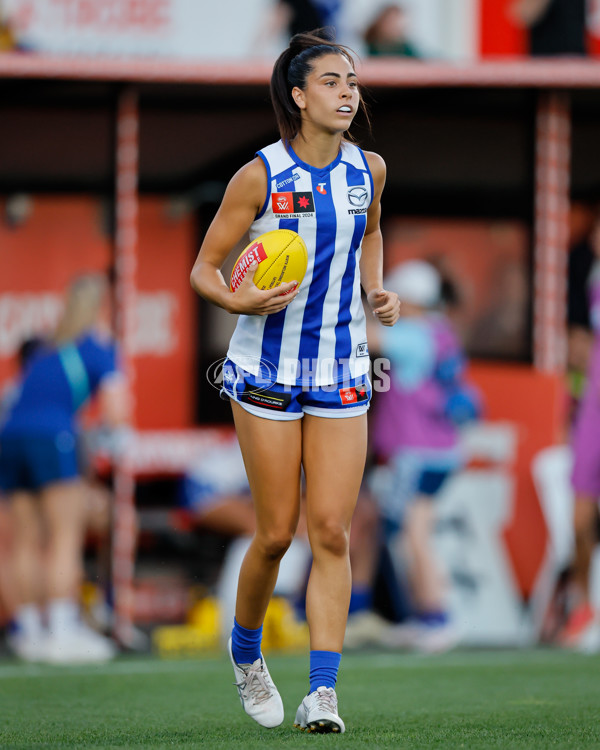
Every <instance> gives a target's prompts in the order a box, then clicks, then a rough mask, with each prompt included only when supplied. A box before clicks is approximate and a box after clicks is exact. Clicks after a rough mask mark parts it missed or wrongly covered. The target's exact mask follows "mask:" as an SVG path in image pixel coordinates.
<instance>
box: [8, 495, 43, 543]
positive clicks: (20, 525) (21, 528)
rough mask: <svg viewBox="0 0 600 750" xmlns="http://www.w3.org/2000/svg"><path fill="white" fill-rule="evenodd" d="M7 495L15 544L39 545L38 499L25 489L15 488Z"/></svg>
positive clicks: (40, 534) (40, 536)
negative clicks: (15, 489)
mask: <svg viewBox="0 0 600 750" xmlns="http://www.w3.org/2000/svg"><path fill="white" fill-rule="evenodd" d="M8 497H9V507H10V521H11V528H12V532H13V534H14V541H15V545H16V546H21V545H26V546H31V545H33V546H37V545H41V543H42V526H41V518H40V512H39V511H40V508H39V499H38V498H37V497H36V495H35V494H34V493H33V492H28V491H26V490H17V491H15V492H13V493H11V494H10V495H9V496H8Z"/></svg>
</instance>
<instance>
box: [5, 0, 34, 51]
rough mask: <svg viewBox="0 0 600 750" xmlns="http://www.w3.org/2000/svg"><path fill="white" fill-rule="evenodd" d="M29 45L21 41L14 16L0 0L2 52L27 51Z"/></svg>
mask: <svg viewBox="0 0 600 750" xmlns="http://www.w3.org/2000/svg"><path fill="white" fill-rule="evenodd" d="M28 50H29V47H28V46H26V45H25V44H23V43H22V42H21V40H20V39H19V33H18V31H17V28H16V26H15V24H14V23H13V20H12V18H11V17H10V15H9V14H8V13H7V12H6V10H5V8H4V4H3V3H2V0H0V52H13V51H19V52H27V51H28Z"/></svg>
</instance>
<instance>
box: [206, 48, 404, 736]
mask: <svg viewBox="0 0 600 750" xmlns="http://www.w3.org/2000/svg"><path fill="white" fill-rule="evenodd" d="M271 94H272V102H273V106H274V110H275V114H276V118H277V124H278V126H279V131H280V136H281V140H279V141H278V142H276V143H273V144H271V145H269V146H267V147H266V148H264V149H262V150H260V151H259V152H258V154H257V156H256V158H255V159H254V160H253V161H251V162H249V163H248V164H246V165H245V166H244V167H242V168H241V169H240V170H239V171H238V172H237V174H236V175H235V176H234V177H233V178H232V180H231V182H230V183H229V185H228V188H227V190H226V192H225V196H224V198H223V202H222V204H221V206H220V208H219V211H218V212H217V215H216V217H215V219H214V220H213V223H212V224H211V226H210V228H209V230H208V232H207V234H206V237H205V239H204V242H203V244H202V247H201V248H200V252H199V254H198V258H197V260H196V263H195V265H194V268H193V270H192V275H191V281H192V285H193V287H194V289H195V290H196V291H197V292H198V293H199V294H201V295H202V296H203V297H205V298H206V299H208V300H209V301H210V302H212V303H213V304H216V305H219V306H220V307H223V308H224V309H226V310H229V311H230V312H232V313H241V314H240V316H239V319H238V323H237V328H236V330H235V332H234V334H233V337H232V339H231V342H230V347H229V351H228V358H229V359H228V360H227V361H226V363H225V375H224V381H223V382H224V385H223V393H224V395H226V396H228V397H229V399H230V402H231V406H232V411H233V415H234V421H235V426H236V431H237V434H238V439H239V441H240V445H241V448H242V454H243V456H244V462H245V465H246V470H247V472H248V479H249V482H250V486H251V489H252V497H253V500H254V506H255V512H256V522H257V531H256V534H255V535H254V537H253V540H252V543H251V545H250V548H249V550H248V552H247V554H246V556H245V558H244V562H243V564H242V569H241V572H240V577H239V583H238V594H237V605H236V614H235V620H234V627H233V631H232V638H231V641H230V657H231V661H232V665H233V670H234V674H235V676H236V685H237V687H238V691H239V695H240V699H241V702H242V705H243V707H244V710H245V711H246V712H247V713H248V714H249V715H250V716H251V717H252V718H254V719H255V720H256V721H257V722H258V723H260V724H261V725H262V726H266V727H275V726H278V725H279V724H281V723H282V721H283V719H284V710H283V703H282V701H281V697H280V695H279V692H278V690H277V688H276V686H275V684H274V682H273V681H272V679H271V677H270V674H269V672H268V670H267V667H266V664H265V661H264V658H263V656H262V654H261V639H262V625H263V622H264V617H265V613H266V610H267V607H268V604H269V600H270V598H271V595H272V592H273V588H274V585H275V582H276V580H277V572H278V569H279V565H280V561H281V559H282V557H283V556H284V554H285V553H286V550H287V549H288V547H289V546H290V544H291V541H292V539H293V537H294V534H295V531H296V528H297V524H298V519H299V516H300V502H301V493H300V478H301V471H302V469H303V470H304V478H305V492H306V518H307V527H308V536H309V540H310V546H311V552H312V557H313V563H312V567H311V572H310V575H309V580H308V586H307V596H306V612H307V621H308V625H309V630H310V649H311V650H310V671H309V681H310V688H309V693H308V695H307V696H306V697H305V698H304V699H303V700H302V702H301V704H300V706H299V708H298V710H297V713H296V719H295V722H294V724H295V726H297V727H299V728H300V729H304V730H308V731H316V732H339V733H342V732H344V731H345V726H344V722H343V720H342V719H341V718H340V716H339V714H338V707H337V695H336V692H335V686H336V682H337V677H338V671H339V666H340V661H341V656H342V654H341V652H342V645H343V640H344V630H345V627H346V620H347V616H348V604H349V600H350V589H351V570H350V559H349V544H348V539H349V535H350V526H351V520H352V515H353V512H354V508H355V505H356V501H357V497H358V493H359V490H360V485H361V481H362V476H363V472H364V467H365V460H366V452H367V409H368V404H369V399H370V390H371V389H370V385H369V381H368V377H367V373H368V369H369V357H368V352H367V347H366V325H365V316H364V313H363V307H362V303H361V286H362V288H363V289H364V292H365V295H366V298H367V301H368V305H369V307H370V310H371V313H372V315H373V316H375V318H376V319H377V320H379V322H380V323H382V324H383V325H386V326H391V325H393V324H394V323H395V322H396V320H397V318H398V309H399V303H398V298H397V296H396V294H395V293H393V292H388V291H386V290H385V289H383V287H382V262H383V247H382V239H381V231H380V226H379V218H380V212H381V208H380V200H381V193H382V191H383V186H384V182H385V164H384V162H383V160H382V159H381V157H380V156H379V155H377V154H375V153H372V152H363V151H362V150H361V149H360V148H359V147H358V146H356V145H354V144H353V143H351V142H350V140H349V139H348V137H347V135H346V133H347V131H348V129H349V128H350V126H351V124H352V121H353V119H354V117H355V116H356V114H357V112H358V110H359V109H360V108H361V107H362V106H364V105H363V103H362V99H361V94H360V89H359V84H358V78H357V75H356V71H355V62H354V59H353V57H352V55H351V54H350V52H349V51H348V50H347V49H346V48H342V47H340V46H339V45H337V44H335V43H332V42H330V41H328V40H326V39H323V38H322V37H320V36H318V35H317V34H305V35H297V36H295V37H294V38H293V39H292V40H291V42H290V45H289V46H288V48H287V49H285V50H284V51H283V52H282V53H281V55H280V56H279V58H278V59H277V61H276V62H275V66H274V68H273V75H272V78H271ZM290 183H292V184H293V190H294V191H295V192H296V195H297V196H298V197H297V200H301V201H302V203H300V204H299V205H300V207H303V208H305V209H308V207H309V206H311V207H312V208H311V209H310V210H306V211H305V215H300V216H296V217H294V216H292V217H289V214H290V210H289V209H290V208H291V207H288V209H287V210H286V213H287V214H288V218H285V213H281V212H278V209H279V206H278V204H277V202H276V201H275V200H273V201H272V200H271V198H272V197H274V195H275V194H276V193H277V192H278V190H279V189H280V186H286V185H290ZM317 183H318V184H317ZM351 188H353V189H354V190H355V192H356V193H358V194H359V196H358V198H356V201H357V205H359V206H360V208H359V209H357V210H354V209H352V208H350V206H351V205H353V204H352V201H351V200H350V198H349V195H348V192H349V190H351ZM289 189H291V187H290V188H289ZM309 196H310V198H309ZM352 197H353V199H354V194H352ZM274 209H275V210H274ZM286 226H287V227H288V228H294V229H297V230H298V232H299V234H301V235H302V237H303V238H304V240H305V242H306V244H307V247H308V258H309V261H308V262H309V266H308V272H307V273H308V278H307V279H306V282H305V283H304V284H303V285H300V286H298V284H294V283H293V282H291V283H289V284H282V285H281V286H278V287H276V288H274V289H271V290H264V291H261V290H259V289H257V287H256V285H255V284H254V283H253V275H254V271H255V268H256V264H253V265H251V266H250V268H249V269H248V273H247V275H246V276H245V278H244V280H243V281H242V283H241V284H240V286H239V287H238V288H237V289H236V291H235V292H232V291H231V290H230V288H229V286H228V285H227V283H226V282H225V280H224V278H223V275H222V272H221V267H222V266H223V264H224V262H225V260H226V258H227V257H228V255H229V254H230V253H231V251H232V248H234V247H235V245H236V243H238V242H239V241H240V239H241V238H242V237H243V236H244V234H245V233H246V232H248V231H249V232H250V237H251V238H253V239H254V238H256V237H257V236H259V235H260V234H261V233H263V232H265V231H268V230H274V229H277V228H281V227H286ZM309 280H310V281H309ZM284 322H285V331H286V333H285V335H284V334H283V329H284ZM290 337H291V338H290ZM288 350H289V351H290V352H291V356H290V354H287V355H286V351H288ZM265 360H267V361H268V362H277V363H280V365H281V366H280V367H279V368H278V369H277V372H276V374H275V375H274V377H273V378H272V379H271V381H272V382H271V384H270V387H269V388H268V390H265V389H264V379H263V381H262V382H263V389H262V390H261V398H262V400H263V403H264V405H262V406H257V405H255V404H253V403H252V394H253V392H255V389H256V388H257V387H258V384H257V383H256V376H260V375H261V374H262V373H263V372H264V369H263V368H264V367H265ZM290 364H292V365H293V373H292V374H290V372H289V370H290V369H291V368H290V367H289V365H290ZM327 364H331V366H330V367H325V368H324V365H327ZM244 365H245V366H246V367H251V368H252V370H253V372H249V371H248V370H245V369H243V366H244ZM286 365H287V367H286ZM324 369H325V370H326V371H325V372H324V371H323V370H324ZM265 394H266V395H265ZM282 405H283V409H282Z"/></svg>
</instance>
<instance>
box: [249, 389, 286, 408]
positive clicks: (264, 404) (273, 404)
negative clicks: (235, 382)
mask: <svg viewBox="0 0 600 750" xmlns="http://www.w3.org/2000/svg"><path fill="white" fill-rule="evenodd" d="M239 399H240V401H243V402H244V403H247V404H253V405H254V406H260V407H261V408H262V409H272V410H274V411H285V410H286V408H287V407H288V406H289V403H290V401H291V400H292V394H291V393H289V392H288V393H286V392H282V393H280V392H279V391H255V390H249V391H244V392H243V393H241V394H240V395H239Z"/></svg>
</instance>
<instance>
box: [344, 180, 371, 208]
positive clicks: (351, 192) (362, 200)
mask: <svg viewBox="0 0 600 750" xmlns="http://www.w3.org/2000/svg"><path fill="white" fill-rule="evenodd" d="M368 200H369V191H368V190H367V188H366V187H365V186H364V185H354V186H353V187H349V188H348V203H349V204H350V205H351V206H354V208H349V209H348V213H349V214H366V213H367V210H368V208H369V207H368V205H367V201H368Z"/></svg>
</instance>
